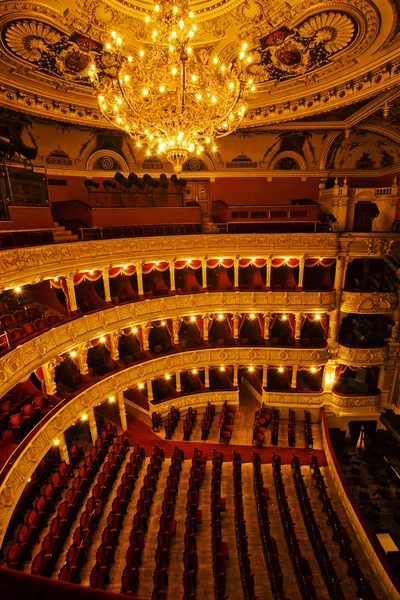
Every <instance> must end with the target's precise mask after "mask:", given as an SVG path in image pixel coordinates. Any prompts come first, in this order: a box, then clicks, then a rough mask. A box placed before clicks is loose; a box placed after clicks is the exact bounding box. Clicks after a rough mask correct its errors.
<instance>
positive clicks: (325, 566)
mask: <svg viewBox="0 0 400 600" xmlns="http://www.w3.org/2000/svg"><path fill="white" fill-rule="evenodd" d="M292 472H293V479H294V484H295V488H296V493H297V497H298V499H299V503H300V507H301V511H302V513H303V519H304V522H305V524H306V528H307V532H308V537H309V538H310V541H311V543H312V546H313V549H314V553H315V557H316V559H317V561H318V564H319V568H320V570H321V573H322V576H323V578H324V580H325V584H326V587H327V589H328V592H329V596H330V597H331V598H332V600H345V595H344V594H343V590H342V587H341V585H340V580H339V578H338V576H337V574H336V571H335V568H334V566H333V564H332V560H331V558H330V556H329V554H328V551H327V549H326V545H325V544H326V542H325V540H323V539H322V536H321V533H320V531H319V527H318V524H317V521H316V519H315V516H314V511H313V509H312V508H311V503H310V499H309V497H308V493H307V486H306V485H305V483H304V479H303V475H302V473H301V468H300V459H299V457H298V456H294V455H293V458H292ZM315 597H317V596H315ZM363 597H364V596H363Z"/></svg>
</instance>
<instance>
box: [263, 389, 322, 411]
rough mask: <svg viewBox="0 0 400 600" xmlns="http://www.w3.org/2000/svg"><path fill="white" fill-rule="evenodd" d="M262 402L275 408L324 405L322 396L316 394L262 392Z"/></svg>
mask: <svg viewBox="0 0 400 600" xmlns="http://www.w3.org/2000/svg"><path fill="white" fill-rule="evenodd" d="M263 401H264V402H266V403H268V404H270V405H272V406H277V405H279V404H288V405H296V404H301V405H303V404H307V405H314V406H317V407H318V406H320V407H321V406H322V405H323V403H324V394H323V393H321V392H316V393H315V394H312V393H308V394H298V393H290V392H264V394H263Z"/></svg>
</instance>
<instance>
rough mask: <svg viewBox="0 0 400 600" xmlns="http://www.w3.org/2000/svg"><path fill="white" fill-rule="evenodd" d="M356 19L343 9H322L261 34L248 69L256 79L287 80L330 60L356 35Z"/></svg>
mask: <svg viewBox="0 0 400 600" xmlns="http://www.w3.org/2000/svg"><path fill="white" fill-rule="evenodd" d="M355 33H356V27H355V23H354V21H353V20H352V19H351V18H350V17H349V16H348V15H345V14H343V13H336V12H329V13H321V14H319V15H316V16H315V17H312V18H310V19H308V20H307V21H305V22H304V23H302V24H301V25H300V26H299V27H295V28H293V29H292V30H289V29H288V28H287V27H285V26H284V27H280V28H279V29H277V30H276V31H274V32H272V33H270V34H268V35H267V36H265V37H262V38H260V40H259V42H260V45H259V46H258V47H257V48H255V49H254V50H252V51H251V52H250V55H251V56H252V58H253V60H252V62H251V64H250V65H249V66H248V68H247V71H248V73H249V74H251V76H253V78H254V81H255V82H256V83H264V82H266V81H270V80H278V81H281V80H285V79H288V78H293V77H296V76H298V75H304V74H305V73H307V72H309V71H311V70H315V69H316V68H318V67H321V66H324V65H325V64H327V63H328V62H329V61H330V58H331V56H332V55H333V54H335V53H337V52H339V51H340V50H343V49H344V48H346V46H348V45H349V44H350V43H351V42H352V40H353V39H354V37H355Z"/></svg>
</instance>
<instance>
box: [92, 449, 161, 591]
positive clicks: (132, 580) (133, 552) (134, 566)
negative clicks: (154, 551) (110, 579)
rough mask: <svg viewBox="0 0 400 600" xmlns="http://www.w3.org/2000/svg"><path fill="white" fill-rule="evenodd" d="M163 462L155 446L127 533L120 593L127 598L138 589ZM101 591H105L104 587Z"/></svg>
mask: <svg viewBox="0 0 400 600" xmlns="http://www.w3.org/2000/svg"><path fill="white" fill-rule="evenodd" d="M144 458H145V455H144V452H143V454H142V455H140V459H141V461H143V460H144ZM163 462H164V451H163V450H162V448H159V447H158V445H157V444H156V445H155V446H154V448H153V452H152V454H151V456H150V461H149V464H148V465H147V469H146V475H145V476H144V478H143V484H142V487H141V488H140V495H139V499H138V501H137V504H136V513H135V515H134V517H133V519H132V528H131V531H130V533H129V544H130V545H129V547H128V549H127V551H126V554H125V560H126V566H125V567H124V569H123V571H122V576H121V585H122V587H121V593H122V594H126V595H128V596H135V595H136V593H137V590H138V587H139V577H140V567H141V565H142V555H143V551H144V547H145V544H146V539H147V536H146V533H147V527H148V519H149V516H150V510H151V507H152V504H153V496H154V493H155V491H156V489H157V482H158V479H159V475H160V471H161V468H162V464H163ZM132 464H133V463H132ZM140 464H142V462H141V463H140ZM128 465H129V463H128ZM128 465H127V466H128ZM137 466H138V465H136V469H137ZM132 489H133V486H132ZM116 543H118V538H117V537H116V539H115V544H116ZM103 589H105V587H104V588H103Z"/></svg>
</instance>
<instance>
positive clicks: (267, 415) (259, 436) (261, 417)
mask: <svg viewBox="0 0 400 600" xmlns="http://www.w3.org/2000/svg"><path fill="white" fill-rule="evenodd" d="M270 420H271V411H270V410H269V409H268V408H267V407H266V406H265V404H264V402H263V403H262V405H261V408H259V409H258V410H256V413H255V415H254V423H253V444H256V445H257V446H262V445H263V443H264V440H265V429H266V428H267V427H268V424H269V422H270Z"/></svg>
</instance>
